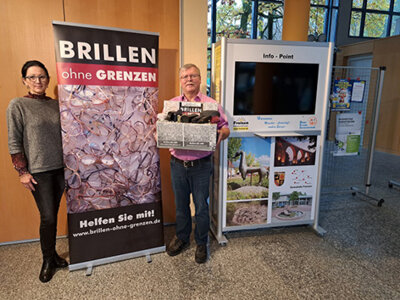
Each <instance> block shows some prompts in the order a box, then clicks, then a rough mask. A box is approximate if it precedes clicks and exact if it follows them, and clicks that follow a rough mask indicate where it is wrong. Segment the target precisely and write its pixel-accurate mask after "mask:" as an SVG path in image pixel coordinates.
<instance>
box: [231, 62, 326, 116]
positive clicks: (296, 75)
mask: <svg viewBox="0 0 400 300" xmlns="http://www.w3.org/2000/svg"><path fill="white" fill-rule="evenodd" d="M318 67H319V66H318V64H306V63H272V62H242V61H241V62H236V66H235V91H234V112H233V114H234V115H312V114H315V105H316V97H317V86H318Z"/></svg>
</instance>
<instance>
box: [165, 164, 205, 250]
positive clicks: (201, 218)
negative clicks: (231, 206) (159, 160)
mask: <svg viewBox="0 0 400 300" xmlns="http://www.w3.org/2000/svg"><path fill="white" fill-rule="evenodd" d="M211 173H212V161H211V157H209V158H208V159H204V160H202V161H201V162H200V163H199V164H197V165H195V166H192V167H185V166H184V165H182V164H181V163H179V162H176V161H175V160H174V159H171V180H172V188H173V190H174V194H175V205H176V236H177V237H178V238H179V239H180V240H183V241H185V242H188V241H189V239H190V233H191V231H192V216H191V212H190V194H192V196H193V202H194V206H195V210H196V213H195V221H196V227H195V230H194V238H195V241H196V243H197V245H205V244H207V242H208V231H209V229H210V213H209V209H208V196H209V188H210V176H211Z"/></svg>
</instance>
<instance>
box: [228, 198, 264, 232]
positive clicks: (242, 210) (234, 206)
mask: <svg viewBox="0 0 400 300" xmlns="http://www.w3.org/2000/svg"><path fill="white" fill-rule="evenodd" d="M267 215H268V200H261V201H246V202H229V203H227V204H226V226H243V225H254V224H265V223H267Z"/></svg>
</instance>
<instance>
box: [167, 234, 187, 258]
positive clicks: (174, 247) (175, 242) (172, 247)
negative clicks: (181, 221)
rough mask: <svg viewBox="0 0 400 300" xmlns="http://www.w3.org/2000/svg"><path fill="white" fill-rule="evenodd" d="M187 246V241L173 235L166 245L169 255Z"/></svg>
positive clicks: (177, 252)
mask: <svg viewBox="0 0 400 300" xmlns="http://www.w3.org/2000/svg"><path fill="white" fill-rule="evenodd" d="M187 247H189V242H185V241H182V240H180V239H178V238H177V237H176V236H175V237H174V238H173V239H172V241H171V242H170V243H169V245H168V249H167V253H168V255H169V256H175V255H178V254H179V253H181V252H182V251H183V250H185V249H186V248H187Z"/></svg>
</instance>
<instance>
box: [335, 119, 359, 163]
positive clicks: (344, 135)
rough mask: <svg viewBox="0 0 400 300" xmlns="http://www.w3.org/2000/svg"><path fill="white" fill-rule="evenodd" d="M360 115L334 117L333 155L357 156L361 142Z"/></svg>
mask: <svg viewBox="0 0 400 300" xmlns="http://www.w3.org/2000/svg"><path fill="white" fill-rule="evenodd" d="M361 125H362V115H361V114H358V113H355V114H351V113H343V114H337V115H336V134H335V151H334V152H333V155H335V156H344V155H358V154H359V150H360V141H361Z"/></svg>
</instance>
